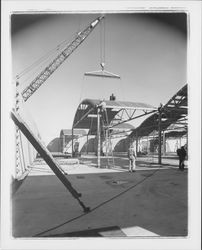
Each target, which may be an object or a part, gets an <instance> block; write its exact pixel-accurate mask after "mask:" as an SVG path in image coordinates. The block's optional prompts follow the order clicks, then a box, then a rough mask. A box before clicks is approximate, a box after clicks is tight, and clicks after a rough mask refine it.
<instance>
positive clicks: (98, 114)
mask: <svg viewBox="0 0 202 250" xmlns="http://www.w3.org/2000/svg"><path fill="white" fill-rule="evenodd" d="M97 166H98V168H100V108H99V107H98V108H97Z"/></svg>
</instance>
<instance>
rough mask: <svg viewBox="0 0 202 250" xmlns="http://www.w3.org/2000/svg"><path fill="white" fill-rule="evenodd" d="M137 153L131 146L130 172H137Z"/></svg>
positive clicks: (129, 155) (129, 156) (129, 152)
mask: <svg viewBox="0 0 202 250" xmlns="http://www.w3.org/2000/svg"><path fill="white" fill-rule="evenodd" d="M136 157H137V156H136V152H135V150H134V147H133V145H132V144H131V145H130V147H129V149H128V159H129V172H133V171H135V168H136V162H135V161H136Z"/></svg>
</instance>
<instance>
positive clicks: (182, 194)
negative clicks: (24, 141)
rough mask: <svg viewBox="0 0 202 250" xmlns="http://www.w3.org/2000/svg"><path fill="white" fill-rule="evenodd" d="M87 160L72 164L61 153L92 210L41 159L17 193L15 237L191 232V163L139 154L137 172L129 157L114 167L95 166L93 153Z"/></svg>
mask: <svg viewBox="0 0 202 250" xmlns="http://www.w3.org/2000/svg"><path fill="white" fill-rule="evenodd" d="M103 160H106V159H104V158H103V159H102V163H103ZM82 161H83V164H68V165H67V164H66V162H65V160H64V159H60V162H61V166H62V168H63V169H64V171H66V172H68V174H69V175H67V178H68V179H69V180H70V181H71V183H72V185H73V187H74V188H75V189H76V190H77V191H78V192H81V193H82V197H81V200H82V201H83V202H84V203H85V205H86V206H90V208H91V211H90V212H89V213H84V212H83V210H82V208H81V206H80V205H79V203H78V202H77V200H75V199H74V198H73V197H72V196H71V194H70V193H69V192H68V191H67V190H66V188H65V187H64V186H63V185H62V184H61V182H60V181H59V180H58V179H57V177H56V176H55V175H53V174H52V172H51V170H50V169H49V167H48V166H46V165H45V164H43V162H39V163H38V164H36V165H35V166H33V168H32V170H31V172H30V174H29V175H28V176H27V177H26V179H25V180H24V181H23V183H22V185H21V186H20V188H19V189H18V190H17V191H16V193H15V194H14V196H13V236H14V237H99V236H105V237H126V236H132V237H140V236H150V237H157V236H171V237H172V236H186V235H187V213H188V211H187V208H188V206H187V202H188V199H187V169H186V170H185V171H179V170H178V169H177V163H178V162H177V160H174V159H168V161H167V160H166V161H167V162H166V161H163V165H161V166H159V165H158V164H156V162H154V161H153V162H152V161H149V160H148V159H144V158H139V159H138V161H137V165H138V166H137V171H136V172H135V173H129V172H128V171H127V170H128V167H127V160H126V159H124V157H123V158H120V159H118V158H117V159H115V163H116V162H117V163H119V164H116V168H115V169H106V168H100V169H98V168H96V167H95V166H94V164H95V163H96V159H94V158H93V157H91V158H90V160H89V158H88V159H86V158H85V159H84V158H82ZM87 161H88V162H87ZM86 163H88V164H86ZM104 166H105V164H103V165H102V167H104Z"/></svg>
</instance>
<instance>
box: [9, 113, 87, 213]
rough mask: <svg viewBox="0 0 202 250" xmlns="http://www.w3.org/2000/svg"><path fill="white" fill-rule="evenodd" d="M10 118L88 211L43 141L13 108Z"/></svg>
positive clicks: (85, 209) (79, 194)
mask: <svg viewBox="0 0 202 250" xmlns="http://www.w3.org/2000/svg"><path fill="white" fill-rule="evenodd" d="M11 118H12V120H13V121H14V123H15V125H16V126H17V127H18V128H19V129H20V130H21V132H22V133H23V134H24V136H25V137H26V138H27V140H28V141H29V142H30V143H31V144H32V145H33V147H34V148H35V149H36V151H37V152H38V153H39V154H40V156H41V157H42V158H43V159H44V161H45V162H46V163H47V164H48V166H49V167H50V168H51V169H52V171H53V172H54V173H55V175H56V176H57V177H58V179H59V180H60V181H61V182H62V184H63V185H64V186H65V187H66V188H67V190H68V191H69V192H70V193H71V194H72V196H73V197H74V198H75V199H76V200H77V201H78V202H79V204H80V206H81V207H82V208H83V210H84V212H89V211H90V208H89V207H86V206H85V205H84V203H83V202H82V201H81V200H80V199H79V197H81V193H78V192H77V191H76V190H75V189H74V188H73V187H72V185H71V182H70V181H69V180H68V179H67V177H66V176H65V175H64V174H63V172H62V171H61V170H60V166H59V165H58V163H57V162H56V161H55V160H54V158H53V156H52V155H51V153H50V152H49V151H48V150H47V148H46V147H45V146H44V145H43V143H42V142H41V141H40V140H39V139H38V138H37V137H36V136H35V135H34V134H33V133H32V131H31V130H30V128H29V127H28V125H27V124H26V123H25V122H24V121H23V120H22V118H21V117H20V116H19V115H18V114H16V112H15V111H14V110H13V111H11Z"/></svg>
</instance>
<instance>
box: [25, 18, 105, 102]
mask: <svg viewBox="0 0 202 250" xmlns="http://www.w3.org/2000/svg"><path fill="white" fill-rule="evenodd" d="M102 18H103V16H101V17H99V18H97V19H95V20H94V21H93V22H92V23H91V24H90V25H89V26H88V27H87V28H86V29H85V30H84V31H82V32H80V33H79V34H78V35H77V37H76V38H75V39H74V40H73V41H72V42H71V43H70V44H69V45H68V46H67V47H66V48H65V49H64V50H63V51H62V52H61V53H60V54H59V55H58V56H57V57H56V58H55V59H54V60H53V61H52V62H51V63H50V64H49V65H48V66H47V67H46V68H45V69H44V70H43V71H42V72H41V73H40V74H39V75H38V76H37V77H36V78H35V79H34V80H33V81H32V82H31V83H30V85H29V86H28V87H26V88H25V89H24V90H23V91H22V97H23V99H24V101H27V99H28V98H29V97H30V96H31V95H32V94H33V93H34V92H35V91H36V90H37V89H38V88H39V87H40V86H41V85H42V84H43V83H44V82H45V81H46V80H47V79H48V78H49V77H50V76H51V75H52V73H53V72H54V71H55V70H56V69H57V68H58V67H59V66H60V65H61V64H62V63H63V62H64V61H65V60H66V59H67V58H68V57H69V56H70V55H71V54H72V53H73V51H74V50H75V49H76V48H77V47H78V46H79V45H80V44H81V43H82V42H83V41H84V40H85V39H86V38H87V37H88V35H89V34H90V33H91V31H92V30H93V29H94V28H95V27H96V26H97V24H98V23H99V22H100V20H101V19H102Z"/></svg>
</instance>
